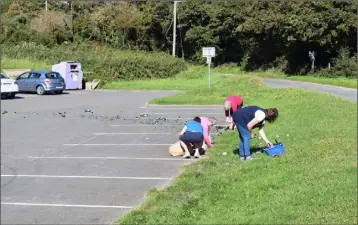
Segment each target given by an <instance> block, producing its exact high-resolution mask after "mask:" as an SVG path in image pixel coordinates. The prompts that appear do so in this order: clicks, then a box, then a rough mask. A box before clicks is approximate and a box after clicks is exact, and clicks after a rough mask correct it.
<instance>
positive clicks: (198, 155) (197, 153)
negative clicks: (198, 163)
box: [194, 150, 200, 158]
mask: <svg viewBox="0 0 358 225" xmlns="http://www.w3.org/2000/svg"><path fill="white" fill-rule="evenodd" d="M194 157H195V158H200V154H199V150H196V151H195V154H194Z"/></svg>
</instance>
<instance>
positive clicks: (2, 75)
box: [1, 74, 9, 79]
mask: <svg viewBox="0 0 358 225" xmlns="http://www.w3.org/2000/svg"><path fill="white" fill-rule="evenodd" d="M1 79H9V77H8V76H6V75H5V74H1Z"/></svg>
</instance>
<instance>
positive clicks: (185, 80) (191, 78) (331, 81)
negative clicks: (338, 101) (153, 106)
mask: <svg viewBox="0 0 358 225" xmlns="http://www.w3.org/2000/svg"><path fill="white" fill-rule="evenodd" d="M220 75H222V76H220ZM231 76H235V77H242V76H249V77H270V78H281V79H289V80H297V81H305V82H313V83H318V84H328V85H334V86H340V87H347V88H357V79H349V78H344V77H339V78H324V77H314V76H287V75H285V74H283V73H280V72H275V71H266V72H250V73H247V72H243V71H241V70H240V68H232V67H216V68H213V69H212V80H211V82H212V85H214V86H216V85H217V84H218V83H219V82H220V80H222V79H226V78H227V77H231ZM198 86H199V87H200V88H205V87H207V86H208V69H207V67H205V66H190V67H189V68H188V70H186V71H183V72H181V73H179V74H178V75H176V76H175V77H172V78H170V79H155V80H146V81H140V80H135V81H128V82H127V81H120V82H112V83H108V84H106V85H105V86H104V87H103V88H105V89H133V88H135V89H159V90H174V89H175V90H191V89H193V88H196V87H198Z"/></svg>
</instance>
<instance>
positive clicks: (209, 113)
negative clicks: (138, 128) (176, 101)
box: [144, 112, 223, 119]
mask: <svg viewBox="0 0 358 225" xmlns="http://www.w3.org/2000/svg"><path fill="white" fill-rule="evenodd" d="M144 113H145V112H144ZM147 114H148V115H151V114H153V115H168V114H180V115H183V114H185V115H192V114H198V112H183V113H182V112H180V113H178V112H174V113H169V112H164V113H152V112H150V113H147ZM201 114H204V115H222V114H223V113H217V112H215V113H211V112H205V113H204V112H203V113H201ZM191 119H192V118H191Z"/></svg>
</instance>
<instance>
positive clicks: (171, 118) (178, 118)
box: [141, 113, 193, 120]
mask: <svg viewBox="0 0 358 225" xmlns="http://www.w3.org/2000/svg"><path fill="white" fill-rule="evenodd" d="M143 114H148V115H150V113H143ZM141 119H159V120H160V118H153V117H141ZM165 119H166V120H192V119H193V118H192V117H190V118H189V117H186V118H183V117H165Z"/></svg>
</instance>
